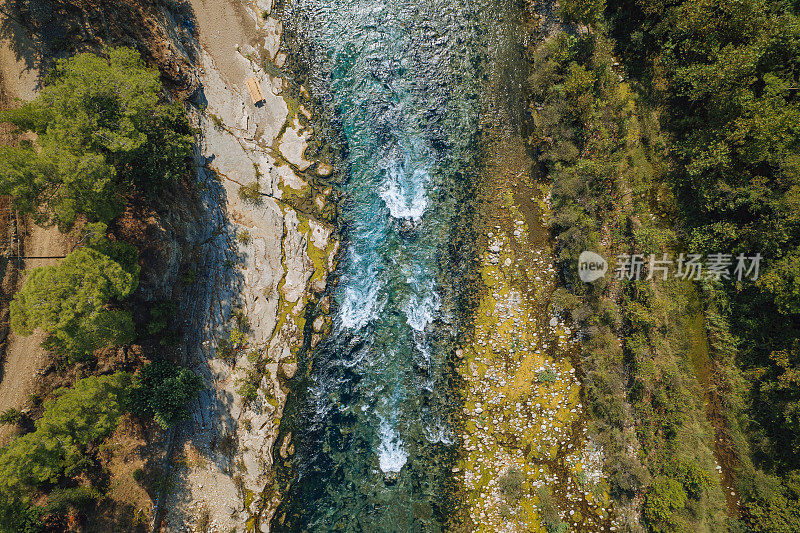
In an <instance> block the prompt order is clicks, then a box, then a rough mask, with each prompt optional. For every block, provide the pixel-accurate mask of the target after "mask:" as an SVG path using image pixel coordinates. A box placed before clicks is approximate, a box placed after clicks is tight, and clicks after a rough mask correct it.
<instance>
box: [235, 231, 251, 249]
mask: <svg viewBox="0 0 800 533" xmlns="http://www.w3.org/2000/svg"><path fill="white" fill-rule="evenodd" d="M236 240H237V241H239V242H240V243H242V244H244V245H248V244H250V241H251V240H252V237H251V236H250V232H249V231H247V230H246V229H243V230H241V231H239V232H237V233H236Z"/></svg>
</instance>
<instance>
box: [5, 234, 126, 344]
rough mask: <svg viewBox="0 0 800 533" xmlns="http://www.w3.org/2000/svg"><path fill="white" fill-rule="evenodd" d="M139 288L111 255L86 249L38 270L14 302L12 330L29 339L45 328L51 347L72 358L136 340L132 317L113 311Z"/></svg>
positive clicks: (31, 275)
mask: <svg viewBox="0 0 800 533" xmlns="http://www.w3.org/2000/svg"><path fill="white" fill-rule="evenodd" d="M137 284H138V267H137V271H136V274H132V273H130V272H128V271H126V270H125V269H124V268H123V266H122V265H120V264H119V263H118V262H116V261H114V260H113V259H111V258H110V257H109V256H107V255H105V254H103V253H100V252H98V251H97V250H94V249H92V248H81V249H79V250H76V251H75V252H72V253H71V254H69V255H68V256H67V257H66V259H64V260H63V261H62V262H61V263H59V264H58V265H55V266H47V267H39V268H35V269H34V270H33V271H31V273H30V274H29V276H28V278H27V279H26V280H25V285H24V286H23V287H22V289H21V290H20V291H19V292H17V293H16V294H15V295H14V300H13V301H12V302H11V328H12V329H13V330H14V331H15V332H16V333H19V334H21V335H30V334H31V333H33V330H34V329H36V328H42V329H43V330H44V331H46V332H47V333H48V334H49V336H48V338H47V341H46V346H47V347H48V348H50V349H53V350H54V351H56V352H57V353H59V354H62V355H68V356H69V357H71V358H73V359H81V358H85V357H87V356H89V355H91V353H92V352H93V351H94V350H96V349H98V348H102V347H105V346H108V345H113V344H124V343H127V342H130V341H132V340H133V336H134V326H133V321H132V319H131V316H130V314H129V313H127V312H125V311H120V310H113V309H109V308H108V304H109V303H110V302H112V301H113V300H119V299H121V298H124V297H125V296H127V295H129V294H130V293H131V292H132V291H133V290H134V289H135V288H136V286H137Z"/></svg>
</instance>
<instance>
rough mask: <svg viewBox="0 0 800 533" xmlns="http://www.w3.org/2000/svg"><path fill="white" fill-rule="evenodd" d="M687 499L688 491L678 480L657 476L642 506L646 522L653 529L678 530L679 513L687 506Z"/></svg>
mask: <svg viewBox="0 0 800 533" xmlns="http://www.w3.org/2000/svg"><path fill="white" fill-rule="evenodd" d="M686 499H687V495H686V491H685V490H684V488H683V485H681V483H680V482H679V481H678V480H676V479H672V478H670V477H666V476H660V477H657V478H655V479H654V480H653V483H652V485H650V488H649V490H648V491H647V497H646V498H645V502H644V507H643V508H642V516H643V517H644V522H645V524H647V526H648V527H649V528H650V529H651V530H653V531H673V530H676V528H677V527H678V525H679V524H680V522H681V520H680V517H679V514H678V513H679V511H681V510H682V509H683V508H684V507H685V506H686Z"/></svg>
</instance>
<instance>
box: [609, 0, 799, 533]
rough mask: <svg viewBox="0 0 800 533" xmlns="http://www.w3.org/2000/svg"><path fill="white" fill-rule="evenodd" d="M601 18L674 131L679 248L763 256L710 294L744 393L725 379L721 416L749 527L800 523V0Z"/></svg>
mask: <svg viewBox="0 0 800 533" xmlns="http://www.w3.org/2000/svg"><path fill="white" fill-rule="evenodd" d="M608 15H609V20H610V22H611V28H612V29H613V32H614V35H615V36H616V37H617V40H618V45H617V48H618V50H619V52H620V53H621V55H622V57H623V59H625V61H626V63H627V64H628V65H629V67H630V68H631V74H632V76H633V77H634V79H636V80H637V82H638V83H639V84H640V86H641V88H642V92H643V93H644V94H645V95H646V97H647V99H648V101H649V102H651V105H652V106H653V107H654V108H655V107H658V108H660V109H661V110H662V113H661V116H660V118H661V120H662V123H663V124H664V126H665V129H666V130H667V131H668V132H669V134H670V135H671V139H670V143H669V148H670V151H669V157H670V160H671V169H670V172H668V173H667V175H666V178H667V180H668V183H669V185H670V186H671V187H672V189H673V190H674V191H675V199H676V202H675V204H676V205H675V212H674V216H675V218H676V219H677V220H678V221H679V224H680V226H681V228H682V231H681V233H680V237H681V239H682V240H683V241H685V247H686V248H687V249H690V250H692V251H694V252H698V253H701V252H705V253H711V252H724V253H733V254H738V253H744V254H747V255H752V254H754V253H757V252H758V253H761V255H762V256H763V257H764V260H763V261H762V271H761V277H760V279H759V280H758V282H757V283H736V282H729V283H724V284H721V285H719V286H717V287H714V288H713V289H710V290H709V291H708V292H707V293H706V298H707V299H708V301H709V302H711V303H710V304H709V312H710V313H711V315H713V316H711V317H709V323H711V321H712V319H713V321H714V323H713V324H712V325H711V327H713V331H712V333H714V336H715V338H716V339H717V340H718V341H719V345H718V346H717V347H714V349H713V350H712V356H713V357H714V361H715V364H716V365H717V366H718V367H720V366H723V367H724V365H726V364H727V365H732V364H733V363H738V366H739V369H740V370H741V375H742V376H743V377H744V381H743V382H742V383H741V385H740V387H739V388H738V389H737V388H732V389H729V390H725V389H724V387H723V390H724V392H726V394H727V398H726V401H725V404H724V405H723V407H722V408H721V409H720V413H719V414H720V416H721V417H723V418H724V419H725V425H726V427H725V438H726V440H727V441H728V442H730V444H731V446H732V447H733V448H734V450H735V456H736V460H737V462H738V463H739V471H738V473H737V485H738V488H739V491H740V492H741V493H742V494H743V495H744V498H745V501H744V502H743V503H744V516H743V517H742V519H743V522H744V523H745V524H746V526H747V527H748V528H750V529H751V530H752V531H794V530H797V528H798V527H800V526H798V524H800V520H799V519H798V517H799V516H800V500H799V499H798V492H797V484H796V479H797V476H798V472H800V431H799V430H800V416H799V415H798V413H800V387H798V385H800V380H798V375H799V373H798V370H799V369H800V289H799V288H800V269H798V260H799V259H800V217H798V213H800V156H799V155H798V154H800V133H799V132H800V130H799V129H798V124H800V91H798V86H800V81H798V80H799V78H798V72H800V5H799V4H798V3H797V2H783V1H764V0H741V1H737V2H730V1H721V0H717V1H706V0H684V1H680V0H678V1H671V2H663V1H661V0H636V1H632V0H620V1H619V2H615V3H613V4H609V9H608ZM727 331H731V332H735V333H736V337H732V336H731V335H730V334H729V333H727ZM731 375H732V376H734V377H735V378H736V376H738V375H739V373H738V372H736V371H731ZM736 379H738V380H740V381H741V378H736ZM744 413H747V417H744ZM743 435H746V439H745V438H744V437H743ZM748 441H749V442H748ZM751 454H752V459H753V462H754V463H755V465H754V464H752V463H751V460H750V456H751ZM759 469H761V470H763V472H762V471H760V470H759Z"/></svg>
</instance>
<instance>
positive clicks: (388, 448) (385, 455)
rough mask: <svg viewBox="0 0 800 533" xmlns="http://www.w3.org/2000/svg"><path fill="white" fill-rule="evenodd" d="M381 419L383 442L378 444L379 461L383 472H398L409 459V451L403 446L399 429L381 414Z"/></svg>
mask: <svg viewBox="0 0 800 533" xmlns="http://www.w3.org/2000/svg"><path fill="white" fill-rule="evenodd" d="M379 416H380V415H379ZM380 419H381V425H380V437H381V443H380V445H379V446H378V463H379V464H380V467H381V471H382V472H383V473H385V474H388V473H389V472H395V473H397V472H399V471H400V470H401V469H402V468H403V466H404V465H405V464H406V462H407V461H408V452H407V451H406V450H405V448H404V447H403V441H402V439H401V438H400V435H398V434H397V430H395V429H394V427H392V425H391V424H390V423H389V421H388V420H386V419H385V418H384V417H382V416H381V417H380Z"/></svg>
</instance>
